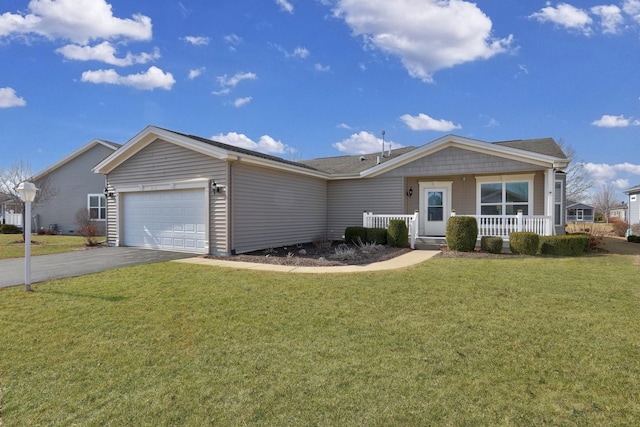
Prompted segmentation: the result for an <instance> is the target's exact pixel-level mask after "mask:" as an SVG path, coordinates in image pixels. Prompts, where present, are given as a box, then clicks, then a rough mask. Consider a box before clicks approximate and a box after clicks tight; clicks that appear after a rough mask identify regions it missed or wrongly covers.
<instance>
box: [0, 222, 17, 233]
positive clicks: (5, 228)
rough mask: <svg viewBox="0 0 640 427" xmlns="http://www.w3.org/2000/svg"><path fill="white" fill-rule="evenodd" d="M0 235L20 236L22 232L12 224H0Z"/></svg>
mask: <svg viewBox="0 0 640 427" xmlns="http://www.w3.org/2000/svg"><path fill="white" fill-rule="evenodd" d="M0 233H2V234H20V233H22V230H20V228H19V227H18V226H17V225H13V224H1V225H0Z"/></svg>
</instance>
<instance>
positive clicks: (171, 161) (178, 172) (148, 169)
mask: <svg viewBox="0 0 640 427" xmlns="http://www.w3.org/2000/svg"><path fill="white" fill-rule="evenodd" d="M227 167H228V164H227V162H225V161H223V160H218V159H215V158H212V157H210V156H206V155H204V154H201V153H198V152H195V151H192V150H189V149H186V148H183V147H180V146H178V145H175V144H171V143H168V142H166V141H162V140H156V141H154V142H152V143H151V144H149V145H147V146H146V147H144V148H143V149H142V150H140V151H139V152H138V153H136V154H134V155H133V156H132V157H131V158H129V159H127V160H126V161H125V162H124V163H122V164H121V165H120V166H118V167H117V168H116V169H114V170H113V171H111V172H110V173H109V175H108V181H109V185H110V186H112V187H113V188H114V189H115V190H116V191H118V187H128V186H135V185H150V184H163V183H171V182H178V181H186V180H190V179H196V178H205V179H213V180H215V181H216V184H218V185H220V186H222V187H223V188H224V190H226V186H227ZM227 198H228V194H227V192H226V191H222V192H220V193H215V194H214V193H213V192H210V198H209V199H210V200H209V202H210V203H209V214H210V224H209V252H210V253H228V252H229V248H228V245H227V219H226V210H227ZM119 202H120V203H122V198H120V199H119ZM116 216H117V212H116V209H115V204H114V205H113V206H112V205H111V204H110V205H109V220H110V221H111V220H112V218H113V220H114V221H115V218H116ZM119 220H120V221H122V218H120V219H119ZM112 232H114V233H118V230H117V228H116V227H114V226H112V224H111V222H110V223H109V243H110V244H115V237H114V236H112V234H111V233H112ZM120 241H122V237H121V238H120Z"/></svg>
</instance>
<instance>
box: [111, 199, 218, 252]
mask: <svg viewBox="0 0 640 427" xmlns="http://www.w3.org/2000/svg"><path fill="white" fill-rule="evenodd" d="M205 204H206V200H205V193H204V190H175V191H156V192H143V193H127V194H125V195H124V201H123V210H124V215H123V216H124V230H123V231H124V233H123V234H124V244H125V245H126V246H139V247H146V248H155V249H170V250H185V251H190V252H199V253H204V252H206V249H207V248H206V246H207V245H206V224H205V212H206V209H205Z"/></svg>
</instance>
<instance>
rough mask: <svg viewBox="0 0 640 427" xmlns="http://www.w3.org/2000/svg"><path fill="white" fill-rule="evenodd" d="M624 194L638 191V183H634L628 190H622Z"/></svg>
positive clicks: (639, 190)
mask: <svg viewBox="0 0 640 427" xmlns="http://www.w3.org/2000/svg"><path fill="white" fill-rule="evenodd" d="M624 192H625V193H626V194H633V193H640V185H636V186H635V187H631V188H629V189H628V190H624Z"/></svg>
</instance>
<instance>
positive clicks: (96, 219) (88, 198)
mask: <svg viewBox="0 0 640 427" xmlns="http://www.w3.org/2000/svg"><path fill="white" fill-rule="evenodd" d="M92 197H98V200H101V201H103V202H104V205H103V206H101V205H100V204H98V209H104V218H91V214H89V217H90V218H91V221H102V222H105V221H106V220H107V198H106V197H105V196H104V194H100V193H93V194H87V212H91V209H92V208H91V198H92ZM94 209H95V208H94Z"/></svg>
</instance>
